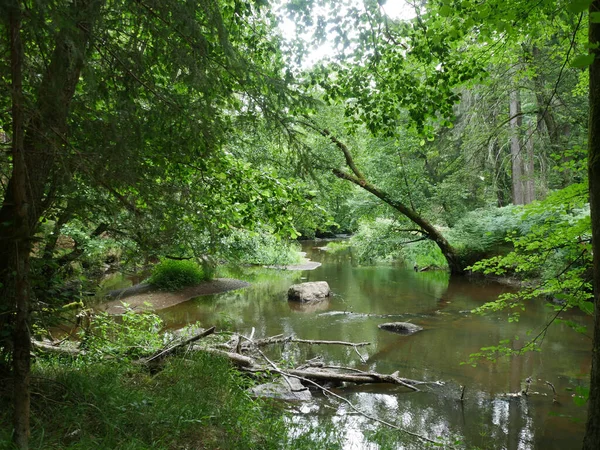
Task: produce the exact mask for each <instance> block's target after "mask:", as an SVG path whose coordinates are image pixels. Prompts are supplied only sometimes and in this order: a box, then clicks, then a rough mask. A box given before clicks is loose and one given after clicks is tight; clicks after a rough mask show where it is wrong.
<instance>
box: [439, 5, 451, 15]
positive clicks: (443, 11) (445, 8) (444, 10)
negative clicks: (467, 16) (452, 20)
mask: <svg viewBox="0 0 600 450" xmlns="http://www.w3.org/2000/svg"><path fill="white" fill-rule="evenodd" d="M451 14H452V8H450V7H449V6H448V5H443V6H442V7H441V8H440V16H442V17H449V16H450V15H451Z"/></svg>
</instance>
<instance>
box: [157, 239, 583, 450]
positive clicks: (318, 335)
mask: <svg viewBox="0 0 600 450" xmlns="http://www.w3.org/2000/svg"><path fill="white" fill-rule="evenodd" d="M303 245H304V250H305V251H306V252H307V253H308V257H309V258H311V259H312V260H313V261H320V262H322V263H323V265H322V266H321V267H319V268H318V269H316V270H313V271H306V272H290V271H265V270H259V271H256V272H254V273H251V274H245V278H247V279H248V280H249V281H251V282H252V283H253V285H252V286H250V287H248V288H245V289H242V290H239V291H234V292H229V293H225V294H219V295H212V296H205V297H200V298H198V299H194V300H191V301H189V302H186V303H183V304H180V305H177V306H174V307H172V308H169V309H166V310H163V311H160V315H161V316H162V317H163V319H164V320H165V321H166V322H167V324H168V325H169V326H172V327H180V326H184V325H185V324H188V323H193V322H196V321H200V322H201V323H202V324H203V325H205V326H209V325H218V326H221V327H227V328H229V329H233V330H237V331H240V332H242V333H244V334H246V335H248V334H249V333H250V332H251V330H252V328H253V327H254V328H255V330H256V332H255V337H257V338H260V337H267V336H273V335H276V334H280V333H284V334H285V335H295V336H297V337H300V338H304V339H327V340H345V341H353V342H363V341H368V342H371V343H372V345H370V346H368V347H362V348H361V349H360V352H361V354H362V355H363V356H364V358H365V359H366V361H367V362H366V363H363V362H361V360H360V359H359V357H358V355H357V354H356V353H355V351H354V350H353V349H351V348H346V347H338V346H299V345H287V346H285V347H282V348H280V349H279V352H280V353H279V354H278V355H277V356H279V357H283V358H285V359H287V360H290V361H298V362H302V361H303V360H304V359H307V358H312V357H315V356H318V355H322V356H323V357H324V358H325V361H327V362H328V363H331V364H333V365H347V366H352V367H356V368H359V369H362V370H372V371H377V372H382V373H392V372H395V371H398V372H399V374H400V376H402V377H406V378H413V379H417V380H427V381H443V382H444V383H445V385H444V386H442V387H438V386H431V387H426V388H424V389H423V391H422V392H410V391H407V390H406V389H404V388H401V387H396V386H391V385H366V386H352V387H346V388H344V389H340V390H337V392H338V393H339V394H340V395H343V396H345V397H346V398H348V399H349V400H351V401H352V402H353V403H355V404H357V405H359V406H360V408H362V409H364V410H366V411H368V412H370V413H372V414H375V415H377V416H378V417H381V418H382V419H385V420H388V421H391V422H393V423H396V424H398V425H401V426H403V427H404V428H406V429H408V430H411V431H413V432H417V433H419V434H423V435H426V436H428V437H430V438H433V439H436V438H438V437H441V438H444V439H452V441H454V440H455V439H454V437H456V439H459V440H460V441H461V442H463V443H464V444H465V445H466V446H468V447H470V448H472V447H479V448H483V449H533V448H535V449H544V450H546V449H561V450H568V449H578V448H580V446H581V440H582V437H583V431H584V423H585V408H584V407H578V406H576V405H575V404H574V403H573V400H572V395H573V393H574V390H575V389H576V388H577V387H579V386H584V385H585V384H586V381H587V377H588V374H589V371H590V364H591V359H590V350H591V341H590V338H589V337H587V336H584V335H581V334H578V333H576V332H574V331H573V330H572V329H571V328H569V327H568V326H566V325H561V324H558V325H553V326H552V327H551V328H550V329H549V331H548V332H547V334H546V336H545V338H544V340H543V345H542V349H543V351H542V352H540V353H529V354H526V355H523V356H519V357H511V358H503V359H500V360H499V361H498V362H497V363H495V364H492V363H489V362H481V363H479V364H478V365H477V367H471V366H470V365H460V363H461V362H463V361H466V360H467V359H468V357H469V354H470V353H473V352H476V351H478V350H479V349H480V348H481V347H485V346H492V345H497V343H498V342H499V341H500V340H502V339H512V338H514V337H515V336H519V337H520V338H521V339H520V340H519V341H518V343H521V342H523V340H524V339H525V338H526V337H527V334H526V333H527V332H528V331H530V330H531V332H533V333H534V335H535V334H537V333H539V332H540V331H541V330H542V329H543V327H544V324H545V322H546V321H547V320H548V319H549V318H550V317H552V316H553V315H554V313H553V310H552V309H551V308H549V307H548V306H547V305H544V304H543V303H542V302H539V303H537V304H531V305H528V309H527V310H526V311H525V312H523V313H522V316H521V320H520V322H519V323H518V324H515V323H508V321H507V313H505V312H504V313H496V314H491V315H488V316H484V317H480V316H476V315H472V314H470V313H469V312H468V311H470V310H471V309H473V308H476V307H478V306H480V305H481V304H482V303H484V302H486V301H489V300H493V299H495V298H496V297H497V296H498V295H499V294H501V293H502V292H506V291H507V290H508V289H509V288H507V287H505V286H502V285H498V284H491V283H484V282H474V281H468V280H465V279H458V280H454V279H453V280H452V281H449V279H448V276H447V275H446V274H444V273H438V272H423V273H415V272H414V271H413V270H411V269H407V268H404V267H401V266H391V265H380V266H374V267H364V266H358V265H356V264H354V263H353V260H352V255H351V252H345V253H342V254H330V253H327V252H324V251H322V250H320V249H319V248H318V247H317V246H319V245H324V244H323V243H322V242H319V243H315V242H307V243H305V244H303ZM320 280H324V281H327V282H328V283H329V285H330V287H331V289H332V291H333V292H334V293H335V295H334V296H333V297H332V298H331V299H330V300H328V301H326V302H323V303H319V304H316V305H299V304H296V303H288V301H287V299H286V291H287V288H288V287H289V286H290V285H291V284H293V283H296V282H300V281H320ZM566 318H569V319H573V320H578V321H580V322H583V323H584V324H587V325H589V326H590V328H591V321H590V320H587V319H586V318H584V317H580V316H578V315H576V314H572V316H570V317H566ZM390 321H410V322H413V323H415V324H418V325H421V326H422V327H424V331H422V332H420V333H417V334H415V335H412V336H400V335H397V334H393V333H389V332H386V331H382V330H379V329H378V328H377V325H378V324H380V323H384V322H390ZM588 334H589V333H588ZM528 377H531V379H532V383H531V387H530V391H531V392H536V393H539V394H535V395H530V396H529V397H527V398H518V399H509V398H507V397H506V396H504V395H503V394H504V393H507V392H518V391H520V390H521V389H522V388H523V387H524V383H525V379H527V378H528ZM546 382H550V383H552V384H553V385H554V386H555V387H556V390H557V393H558V403H553V395H552V390H551V388H550V387H549V386H548V385H547V384H546ZM461 386H465V398H464V401H463V402H460V401H459V400H458V399H459V398H460V392H461ZM299 410H300V411H303V412H300V413H299V416H298V417H299V418H301V417H302V418H303V420H307V421H310V420H316V419H317V418H318V417H319V416H320V415H329V416H330V415H331V414H332V413H333V414H334V415H337V416H339V417H342V416H346V417H347V414H346V413H347V412H348V411H346V410H347V405H339V404H336V403H334V402H331V401H329V400H326V399H320V400H318V399H317V400H316V401H315V402H314V403H313V404H309V405H304V406H301V407H300V408H299ZM369 427H373V424H371V423H368V422H366V421H365V420H363V419H362V418H361V417H360V416H357V415H352V416H350V418H349V419H347V421H346V428H345V442H346V444H345V447H346V448H349V449H363V448H377V447H376V446H374V445H371V444H369V443H368V442H366V440H365V439H364V436H363V434H362V431H364V430H365V429H369ZM421 447H422V445H420V444H406V446H405V448H421Z"/></svg>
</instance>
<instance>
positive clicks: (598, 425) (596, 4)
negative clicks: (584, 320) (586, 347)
mask: <svg viewBox="0 0 600 450" xmlns="http://www.w3.org/2000/svg"><path fill="white" fill-rule="evenodd" d="M593 12H595V13H596V14H598V12H600V0H594V1H593V2H592V4H591V5H590V17H592V13H593ZM589 43H590V44H591V45H590V46H591V47H592V49H591V50H590V52H591V53H593V54H595V56H596V57H595V59H594V62H593V63H592V64H591V66H590V68H589V71H590V72H589V77H590V91H589V105H590V112H589V119H588V120H589V122H588V126H589V128H588V175H589V184H590V212H591V220H592V251H593V259H594V268H593V275H594V305H595V309H594V339H593V344H592V371H591V374H590V398H589V402H588V418H587V424H586V429H585V437H584V440H583V449H584V450H592V449H597V448H598V443H599V442H600V51H599V50H598V48H593V46H594V45H598V44H599V43H600V24H599V23H594V22H593V21H592V20H590V28H589Z"/></svg>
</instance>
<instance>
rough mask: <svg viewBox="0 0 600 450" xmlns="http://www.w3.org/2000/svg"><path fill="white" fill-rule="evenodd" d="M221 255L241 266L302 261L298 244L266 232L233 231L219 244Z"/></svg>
mask: <svg viewBox="0 0 600 450" xmlns="http://www.w3.org/2000/svg"><path fill="white" fill-rule="evenodd" d="M221 255H222V256H223V257H224V258H225V259H227V260H229V261H235V262H238V263H241V264H254V265H284V264H298V263H300V262H301V261H302V256H301V254H300V248H299V245H298V243H296V242H291V241H288V240H284V239H281V238H279V237H278V236H275V235H273V234H271V233H269V232H268V231H267V230H259V231H246V230H234V231H233V232H232V233H231V234H230V235H229V236H228V237H227V238H225V239H224V240H223V241H222V242H221Z"/></svg>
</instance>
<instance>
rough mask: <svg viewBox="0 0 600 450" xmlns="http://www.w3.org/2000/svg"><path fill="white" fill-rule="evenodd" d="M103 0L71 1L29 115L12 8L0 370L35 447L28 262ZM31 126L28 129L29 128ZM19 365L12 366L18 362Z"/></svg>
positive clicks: (0, 211)
mask: <svg viewBox="0 0 600 450" xmlns="http://www.w3.org/2000/svg"><path fill="white" fill-rule="evenodd" d="M101 5H102V1H100V0H81V1H74V2H72V3H71V6H70V9H69V15H68V17H69V19H72V20H73V22H72V23H67V24H64V26H63V28H62V29H61V31H60V32H59V33H58V35H57V40H56V44H55V48H54V52H53V54H52V59H51V61H50V64H49V65H48V69H47V72H46V73H45V74H44V76H43V79H42V82H41V84H40V88H39V90H38V93H37V101H36V103H35V105H34V107H33V113H32V114H31V115H30V116H28V117H25V110H24V107H23V106H24V102H23V95H22V73H23V67H24V65H25V56H24V52H23V47H24V46H23V44H22V42H21V28H22V24H21V2H20V1H19V0H12V2H11V3H10V4H9V5H8V12H9V14H8V15H9V17H8V30H9V42H10V66H11V90H12V92H11V102H12V134H13V136H12V172H11V177H10V180H9V182H8V186H7V189H6V191H5V194H4V199H3V203H2V207H1V208H0V224H2V226H1V227H0V255H2V256H1V257H0V330H2V331H4V332H5V331H8V333H3V336H2V338H1V340H0V373H2V372H5V373H6V372H10V371H11V369H12V377H13V383H14V384H13V387H14V391H13V399H14V401H13V426H14V433H13V441H14V444H15V446H16V447H17V448H20V449H26V448H28V440H29V413H30V394H29V378H30V366H31V359H30V354H31V338H30V292H31V290H30V286H29V258H30V251H31V238H32V237H33V235H34V234H35V232H36V229H37V226H38V223H39V219H40V217H41V216H42V214H43V213H44V211H45V209H46V208H48V206H49V200H51V198H50V197H49V196H48V195H49V194H48V193H49V192H52V189H51V188H49V187H50V186H51V184H52V179H53V178H54V177H55V176H56V175H57V173H58V171H57V166H56V160H57V155H59V154H60V153H59V152H60V150H61V149H62V148H63V146H64V142H65V134H66V129H67V115H68V111H69V106H70V103H71V100H72V98H73V95H74V93H75V87H76V85H77V83H78V81H79V76H80V73H81V69H82V66H83V61H84V56H85V54H86V52H87V48H88V43H89V40H90V36H91V30H92V24H93V19H94V18H96V17H97V16H98V14H99V12H100V8H101ZM25 124H27V127H26V128H25ZM11 363H12V364H11Z"/></svg>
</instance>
